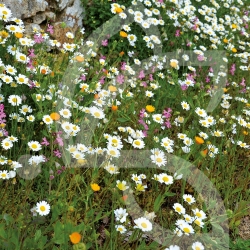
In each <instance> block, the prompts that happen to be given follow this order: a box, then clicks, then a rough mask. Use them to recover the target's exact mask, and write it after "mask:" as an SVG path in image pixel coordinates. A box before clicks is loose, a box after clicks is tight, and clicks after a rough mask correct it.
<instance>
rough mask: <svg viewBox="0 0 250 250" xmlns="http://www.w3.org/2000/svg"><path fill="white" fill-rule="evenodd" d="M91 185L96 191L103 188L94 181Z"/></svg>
mask: <svg viewBox="0 0 250 250" xmlns="http://www.w3.org/2000/svg"><path fill="white" fill-rule="evenodd" d="M90 186H91V188H92V190H93V191H95V192H97V191H99V190H100V189H101V187H100V186H99V185H98V184H96V183H92V184H91V185H90Z"/></svg>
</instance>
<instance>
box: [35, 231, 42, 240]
mask: <svg viewBox="0 0 250 250" xmlns="http://www.w3.org/2000/svg"><path fill="white" fill-rule="evenodd" d="M41 235H42V233H41V230H40V229H39V230H37V231H36V233H35V241H38V240H39V238H40V237H41Z"/></svg>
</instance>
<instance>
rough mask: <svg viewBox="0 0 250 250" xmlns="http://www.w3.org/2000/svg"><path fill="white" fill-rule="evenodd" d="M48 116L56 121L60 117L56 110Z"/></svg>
mask: <svg viewBox="0 0 250 250" xmlns="http://www.w3.org/2000/svg"><path fill="white" fill-rule="evenodd" d="M50 118H51V119H52V120H54V121H58V120H59V119H60V115H59V114H58V113H56V112H54V113H51V114H50Z"/></svg>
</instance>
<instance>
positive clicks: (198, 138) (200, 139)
mask: <svg viewBox="0 0 250 250" xmlns="http://www.w3.org/2000/svg"><path fill="white" fill-rule="evenodd" d="M194 139H195V142H196V143H197V144H203V143H204V140H203V139H202V138H201V137H199V136H195V138H194Z"/></svg>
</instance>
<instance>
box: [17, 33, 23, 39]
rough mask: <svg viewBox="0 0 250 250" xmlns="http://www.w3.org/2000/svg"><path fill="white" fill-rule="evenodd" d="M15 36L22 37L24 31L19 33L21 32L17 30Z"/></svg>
mask: <svg viewBox="0 0 250 250" xmlns="http://www.w3.org/2000/svg"><path fill="white" fill-rule="evenodd" d="M15 37H16V38H22V37H23V34H22V33H19V32H16V33H15Z"/></svg>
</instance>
